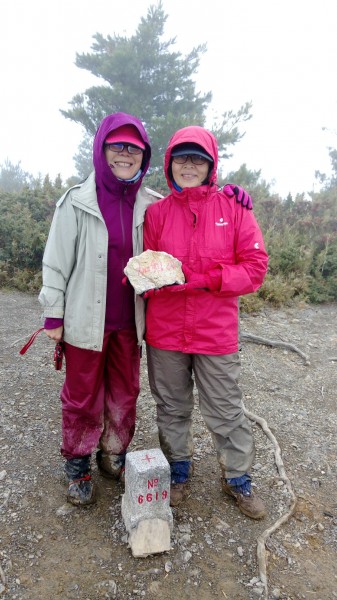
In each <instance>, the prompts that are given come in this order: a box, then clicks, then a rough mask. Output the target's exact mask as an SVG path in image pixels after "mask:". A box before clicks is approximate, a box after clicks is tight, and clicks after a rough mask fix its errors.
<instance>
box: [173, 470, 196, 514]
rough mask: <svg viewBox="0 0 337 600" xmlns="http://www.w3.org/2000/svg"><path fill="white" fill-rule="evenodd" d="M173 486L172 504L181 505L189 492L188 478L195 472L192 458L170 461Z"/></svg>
mask: <svg viewBox="0 0 337 600" xmlns="http://www.w3.org/2000/svg"><path fill="white" fill-rule="evenodd" d="M170 469H171V486H170V506H174V507H176V506H179V504H181V502H182V501H183V500H184V499H185V498H186V496H187V493H188V485H187V484H188V480H189V478H190V477H191V475H192V473H193V463H192V461H191V460H181V461H177V462H172V463H170Z"/></svg>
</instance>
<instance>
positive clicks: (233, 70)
mask: <svg viewBox="0 0 337 600" xmlns="http://www.w3.org/2000/svg"><path fill="white" fill-rule="evenodd" d="M151 4H152V5H155V4H156V2H150V1H149V0H146V1H145V0H133V1H131V2H128V3H117V2H115V1H114V0H96V1H95V2H94V3H93V2H92V1H91V0H71V1H68V0H58V2H57V3H46V2H44V1H43V0H31V1H29V2H26V1H24V0H10V1H9V0H8V1H7V0H2V2H1V5H0V61H1V62H0V67H1V78H2V85H1V90H2V91H1V111H0V130H1V135H0V164H3V163H4V161H5V160H6V159H9V160H10V161H11V162H12V163H14V164H16V163H17V162H19V161H20V162H21V167H22V169H23V170H25V171H28V172H29V173H32V174H33V175H37V174H38V173H41V174H42V175H45V174H49V175H50V177H52V178H55V177H56V176H57V175H58V174H60V175H61V177H62V179H63V180H66V179H68V178H69V177H71V176H73V175H76V167H75V163H74V160H73V157H74V155H75V154H76V152H78V147H79V144H80V143H81V140H82V138H83V133H84V131H83V128H82V127H81V126H80V125H78V124H76V123H74V122H72V121H69V120H68V119H65V118H64V116H62V114H61V113H60V109H63V110H68V109H69V102H70V101H71V99H72V98H73V96H74V95H75V94H77V93H82V92H84V91H85V89H86V88H88V87H90V86H93V85H97V84H98V83H101V81H100V80H98V79H97V78H95V77H94V76H93V75H91V74H90V73H89V72H88V71H86V70H85V69H79V68H78V67H76V66H75V59H76V53H79V54H81V53H85V52H90V49H91V46H92V43H93V36H94V35H95V34H96V33H101V34H102V35H103V36H107V35H111V36H113V35H115V34H116V35H121V36H127V37H129V36H131V35H134V34H135V31H136V28H137V26H138V24H139V22H140V19H141V18H142V17H146V13H147V10H148V8H149V6H150V5H151ZM162 5H163V9H164V11H165V13H166V14H167V15H168V18H167V21H166V25H165V31H164V39H166V40H168V39H171V38H174V37H175V38H176V43H175V46H174V47H173V48H174V50H175V51H178V52H181V53H182V54H183V55H187V54H188V53H189V52H190V51H191V50H192V48H193V47H195V46H198V45H199V44H204V43H205V44H206V45H207V50H206V52H205V53H204V54H203V56H202V57H201V60H200V66H199V68H198V70H197V72H196V73H195V76H194V78H195V83H196V91H197V92H200V93H201V94H205V93H207V92H209V91H210V92H211V93H212V101H211V102H210V104H209V107H208V109H207V122H206V126H208V127H209V128H212V123H213V122H214V119H215V118H217V117H219V116H220V115H221V114H222V113H223V112H225V111H230V110H233V111H237V110H239V108H240V107H241V106H242V105H244V104H245V103H246V102H251V104H252V108H251V115H252V118H251V119H250V120H249V121H247V122H246V123H244V124H243V127H241V131H242V132H244V133H245V135H244V137H243V138H242V140H241V141H239V142H238V143H237V144H235V146H233V147H232V148H231V149H230V152H231V153H232V154H233V156H232V157H231V158H229V159H227V160H226V161H225V163H224V164H223V165H222V167H223V170H224V172H230V171H234V170H236V169H239V167H240V165H241V164H243V163H245V164H246V165H247V167H248V168H249V169H255V170H261V176H262V177H263V178H264V179H265V180H266V181H268V182H269V183H271V185H272V189H273V190H274V191H275V192H277V193H279V194H280V195H281V196H282V197H286V195H287V194H288V192H291V194H292V195H295V194H297V193H302V192H309V191H312V190H314V191H317V190H318V189H319V184H318V182H317V181H316V180H315V171H316V170H319V171H320V172H323V173H329V172H330V160H329V154H328V148H329V147H336V145H337V144H336V103H337V83H336V76H335V74H336V61H337V36H336V35H335V3H334V1H333V0H331V1H330V0H324V1H323V2H322V3H319V4H318V3H317V2H309V3H308V2H305V1H304V0H297V2H292V1H290V0H284V1H283V2H273V3H271V2H269V1H268V0H257V1H256V2H251V1H249V0H237V1H236V2H235V3H234V2H228V1H223V0H208V2H207V3H205V4H204V5H202V4H201V5H199V4H196V3H190V2H185V3H184V2H181V1H178V0H163V2H162ZM323 128H326V130H325V131H323Z"/></svg>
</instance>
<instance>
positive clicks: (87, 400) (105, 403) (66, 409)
mask: <svg viewBox="0 0 337 600" xmlns="http://www.w3.org/2000/svg"><path fill="white" fill-rule="evenodd" d="M65 361H66V378H65V382H64V385H63V388H62V390H61V401H62V434H63V441H62V447H61V454H62V455H63V456H64V457H65V458H67V459H70V458H75V457H80V456H85V455H88V454H91V453H92V452H93V451H94V450H95V448H97V447H98V448H100V449H102V450H103V451H104V452H106V453H108V454H122V453H123V452H125V451H126V449H127V447H128V445H129V443H130V441H131V440H132V437H133V434H134V431H135V422H136V402H137V397H138V394H139V370H140V349H139V346H138V345H137V337H136V332H135V330H134V329H124V330H121V331H113V332H110V333H105V334H104V341H103V348H102V351H101V352H95V351H94V350H84V349H82V348H77V347H76V346H72V345H70V344H65Z"/></svg>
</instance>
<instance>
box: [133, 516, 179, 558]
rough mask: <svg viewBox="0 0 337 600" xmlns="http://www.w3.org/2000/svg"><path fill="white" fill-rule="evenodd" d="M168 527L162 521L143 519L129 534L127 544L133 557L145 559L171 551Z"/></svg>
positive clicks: (166, 523)
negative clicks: (150, 555)
mask: <svg viewBox="0 0 337 600" xmlns="http://www.w3.org/2000/svg"><path fill="white" fill-rule="evenodd" d="M170 534H171V532H170V525H169V523H168V521H164V520H163V519H144V520H142V521H139V523H138V525H137V527H134V528H133V529H131V531H130V532H129V540H128V541H129V544H130V547H131V551H132V554H133V556H134V557H145V556H148V555H149V554H158V552H168V551H169V550H170V549H171V541H170V540H171V536H170Z"/></svg>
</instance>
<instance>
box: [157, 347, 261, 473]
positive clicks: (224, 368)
mask: <svg viewBox="0 0 337 600" xmlns="http://www.w3.org/2000/svg"><path fill="white" fill-rule="evenodd" d="M147 362H148V373H149V382H150V388H151V393H152V395H153V397H154V399H155V401H156V405H157V425H158V433H159V441H160V445H161V448H162V451H163V453H164V454H165V456H166V458H167V460H168V461H169V462H170V463H171V462H176V461H183V460H192V456H193V447H194V445H193V429H192V413H193V408H194V396H193V386H194V381H193V377H192V374H193V375H194V379H195V383H196V386H197V389H198V395H199V407H200V412H201V414H202V416H203V418H204V420H205V423H206V426H207V428H208V429H209V431H210V433H211V435H212V439H213V443H214V446H215V449H216V452H217V458H218V461H219V464H220V467H221V469H222V471H223V473H224V476H225V477H226V478H227V479H228V478H231V477H240V476H241V475H243V474H244V473H246V472H248V471H249V470H250V468H251V466H252V463H253V460H254V456H255V447H254V439H253V434H252V430H251V426H250V422H249V420H248V419H247V417H246V416H245V415H244V412H243V403H242V393H241V390H240V388H239V386H238V383H237V382H238V378H239V373H240V358H239V355H238V353H235V354H225V355H216V356H214V355H206V354H184V353H183V352H173V351H170V350H159V349H158V348H154V347H153V346H149V345H147Z"/></svg>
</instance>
